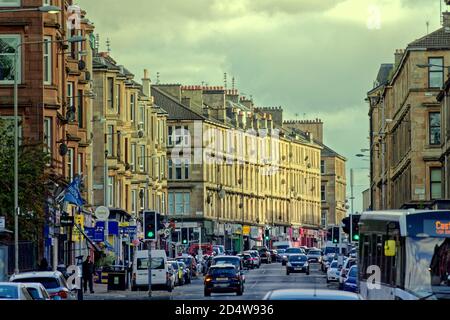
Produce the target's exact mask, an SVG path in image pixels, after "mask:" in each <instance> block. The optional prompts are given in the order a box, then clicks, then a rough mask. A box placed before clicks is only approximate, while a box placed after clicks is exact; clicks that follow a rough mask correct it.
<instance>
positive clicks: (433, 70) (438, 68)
mask: <svg viewBox="0 0 450 320" xmlns="http://www.w3.org/2000/svg"><path fill="white" fill-rule="evenodd" d="M428 64H429V65H430V67H429V68H428V87H429V88H439V89H440V88H442V85H443V84H444V59H443V58H428Z"/></svg>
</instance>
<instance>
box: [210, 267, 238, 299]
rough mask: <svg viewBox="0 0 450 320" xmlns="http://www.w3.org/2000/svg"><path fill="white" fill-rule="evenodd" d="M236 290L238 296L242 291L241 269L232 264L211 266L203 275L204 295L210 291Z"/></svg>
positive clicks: (224, 291)
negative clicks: (204, 275)
mask: <svg viewBox="0 0 450 320" xmlns="http://www.w3.org/2000/svg"><path fill="white" fill-rule="evenodd" d="M228 292H236V294H237V295H238V296H242V294H243V293H244V281H243V279H242V271H241V270H238V269H237V268H236V267H235V266H234V265H232V264H219V265H214V266H211V268H209V270H208V274H207V275H206V277H205V297H209V296H211V293H228Z"/></svg>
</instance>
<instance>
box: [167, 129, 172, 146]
mask: <svg viewBox="0 0 450 320" xmlns="http://www.w3.org/2000/svg"><path fill="white" fill-rule="evenodd" d="M167 130H168V132H167V146H168V147H172V146H173V127H172V126H169V127H167Z"/></svg>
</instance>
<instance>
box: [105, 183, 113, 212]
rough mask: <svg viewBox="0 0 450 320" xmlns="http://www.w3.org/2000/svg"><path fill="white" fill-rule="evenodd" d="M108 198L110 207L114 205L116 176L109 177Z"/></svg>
mask: <svg viewBox="0 0 450 320" xmlns="http://www.w3.org/2000/svg"><path fill="white" fill-rule="evenodd" d="M106 200H107V201H106V202H107V203H108V206H109V207H114V177H108V195H107V199H106Z"/></svg>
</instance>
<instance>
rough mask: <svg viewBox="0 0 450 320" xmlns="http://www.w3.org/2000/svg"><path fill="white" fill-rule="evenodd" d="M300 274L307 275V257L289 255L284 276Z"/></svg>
mask: <svg viewBox="0 0 450 320" xmlns="http://www.w3.org/2000/svg"><path fill="white" fill-rule="evenodd" d="M300 272H304V273H306V274H307V275H309V263H308V257H307V256H306V255H304V254H291V255H290V256H289V257H288V261H287V264H286V274H287V275H289V274H290V273H300Z"/></svg>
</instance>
